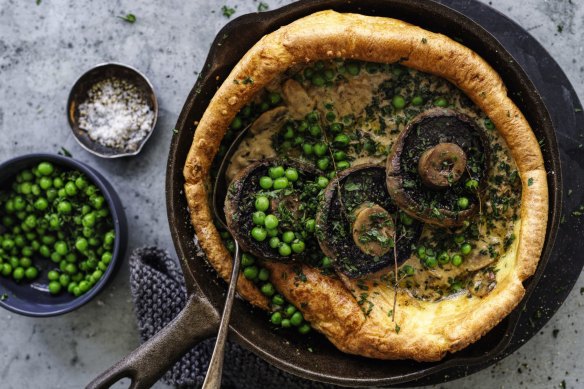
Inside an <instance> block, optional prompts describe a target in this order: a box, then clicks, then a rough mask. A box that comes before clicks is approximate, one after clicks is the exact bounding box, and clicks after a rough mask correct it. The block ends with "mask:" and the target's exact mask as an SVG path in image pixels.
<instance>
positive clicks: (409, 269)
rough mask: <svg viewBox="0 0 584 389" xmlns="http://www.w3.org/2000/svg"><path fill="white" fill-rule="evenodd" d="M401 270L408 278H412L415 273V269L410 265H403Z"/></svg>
mask: <svg viewBox="0 0 584 389" xmlns="http://www.w3.org/2000/svg"><path fill="white" fill-rule="evenodd" d="M402 269H403V271H404V273H405V274H406V275H408V276H412V275H414V273H415V272H416V269H414V267H413V266H411V265H404V266H403V268H402Z"/></svg>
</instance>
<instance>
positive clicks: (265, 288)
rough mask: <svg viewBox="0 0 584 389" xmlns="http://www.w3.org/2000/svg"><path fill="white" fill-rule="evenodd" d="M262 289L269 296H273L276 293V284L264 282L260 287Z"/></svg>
mask: <svg viewBox="0 0 584 389" xmlns="http://www.w3.org/2000/svg"><path fill="white" fill-rule="evenodd" d="M260 290H261V291H262V293H263V294H264V295H266V296H268V297H271V296H273V295H274V294H275V293H276V289H275V288H274V285H272V284H271V283H270V282H267V283H265V284H263V285H262V287H261V288H260Z"/></svg>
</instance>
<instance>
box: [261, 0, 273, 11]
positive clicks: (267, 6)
mask: <svg viewBox="0 0 584 389" xmlns="http://www.w3.org/2000/svg"><path fill="white" fill-rule="evenodd" d="M269 9H270V6H269V5H267V4H266V3H264V2H263V1H260V3H259V4H258V12H263V11H267V10H269Z"/></svg>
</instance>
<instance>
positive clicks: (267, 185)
mask: <svg viewBox="0 0 584 389" xmlns="http://www.w3.org/2000/svg"><path fill="white" fill-rule="evenodd" d="M299 178H300V176H299V173H298V170H297V169H295V168H293V167H288V168H285V167H283V166H272V167H270V168H269V169H268V175H267V176H262V177H260V179H259V182H258V184H259V186H260V188H261V189H262V190H263V191H272V190H284V189H287V188H292V187H293V185H294V183H295V182H297V181H298V179H299ZM325 179H326V178H325ZM327 184H328V180H327ZM262 193H263V192H262V191H260V192H259V195H258V196H256V199H255V203H254V206H255V210H256V211H255V212H254V213H253V214H252V220H253V223H254V225H255V226H254V227H253V228H252V230H251V232H250V234H251V237H252V238H253V239H255V240H256V241H258V242H263V241H265V240H266V239H267V238H268V237H269V241H268V243H269V245H270V248H272V249H273V250H277V251H278V254H279V255H281V256H283V257H288V256H290V255H292V253H294V254H300V253H302V252H304V250H305V249H306V244H305V242H304V239H305V237H306V236H307V234H312V233H314V231H315V229H316V221H315V220H314V219H313V218H311V219H307V220H305V222H304V231H292V230H283V229H282V228H281V226H280V222H281V220H280V219H278V217H277V216H276V215H274V214H273V213H267V214H266V212H268V210H269V209H270V200H269V198H268V196H266V195H265V194H262Z"/></svg>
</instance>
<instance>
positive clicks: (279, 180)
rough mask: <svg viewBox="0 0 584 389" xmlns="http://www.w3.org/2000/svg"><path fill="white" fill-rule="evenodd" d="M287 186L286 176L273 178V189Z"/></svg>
mask: <svg viewBox="0 0 584 389" xmlns="http://www.w3.org/2000/svg"><path fill="white" fill-rule="evenodd" d="M287 187H288V179H287V178H286V177H280V178H276V179H275V180H274V189H286V188H287Z"/></svg>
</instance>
